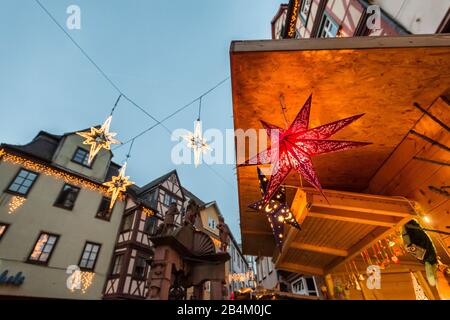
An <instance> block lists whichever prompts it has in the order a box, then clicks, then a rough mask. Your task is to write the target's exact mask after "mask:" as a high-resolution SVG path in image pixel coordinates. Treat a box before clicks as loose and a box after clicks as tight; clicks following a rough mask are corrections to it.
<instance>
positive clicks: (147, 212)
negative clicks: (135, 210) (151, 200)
mask: <svg viewBox="0 0 450 320" xmlns="http://www.w3.org/2000/svg"><path fill="white" fill-rule="evenodd" d="M142 212H143V213H145V214H146V215H147V217H153V216H154V215H155V212H154V211H153V210H151V209H148V208H146V207H143V208H142Z"/></svg>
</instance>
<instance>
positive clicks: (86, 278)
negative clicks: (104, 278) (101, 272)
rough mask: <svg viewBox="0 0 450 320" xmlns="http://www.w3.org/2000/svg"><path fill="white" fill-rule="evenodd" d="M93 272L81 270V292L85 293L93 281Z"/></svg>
mask: <svg viewBox="0 0 450 320" xmlns="http://www.w3.org/2000/svg"><path fill="white" fill-rule="evenodd" d="M94 276H95V273H94V272H86V271H83V272H81V293H82V294H85V293H86V291H87V290H88V289H89V287H90V286H91V285H92V282H93V281H94Z"/></svg>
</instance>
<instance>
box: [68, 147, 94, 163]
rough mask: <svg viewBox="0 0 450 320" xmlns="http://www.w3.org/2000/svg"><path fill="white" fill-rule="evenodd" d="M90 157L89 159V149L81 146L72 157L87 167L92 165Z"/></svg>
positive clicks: (74, 160)
mask: <svg viewBox="0 0 450 320" xmlns="http://www.w3.org/2000/svg"><path fill="white" fill-rule="evenodd" d="M88 159H89V151H87V150H85V149H83V148H80V147H78V148H77V150H76V151H75V153H74V154H73V157H72V161H73V162H75V163H78V164H81V165H82V166H85V167H90V165H89V163H88Z"/></svg>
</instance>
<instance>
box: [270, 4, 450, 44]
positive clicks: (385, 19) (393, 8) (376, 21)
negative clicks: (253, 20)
mask: <svg viewBox="0 0 450 320" xmlns="http://www.w3.org/2000/svg"><path fill="white" fill-rule="evenodd" d="M449 7H450V1H449V0H434V1H432V5H431V2H429V1H421V0H406V1H388V0H373V1H366V0H350V1H344V0H337V1H329V0H301V3H300V9H299V13H298V19H297V24H296V28H295V29H296V30H295V38H297V39H300V38H329V37H354V36H396V35H405V34H432V33H448V32H450V22H449V20H450V12H449ZM287 10H288V5H287V4H282V5H281V6H280V8H279V10H278V12H277V13H276V15H275V17H274V18H273V20H272V22H271V25H272V38H273V39H281V37H282V36H281V35H282V32H283V30H284V28H285V21H286V14H287Z"/></svg>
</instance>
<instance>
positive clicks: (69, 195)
mask: <svg viewBox="0 0 450 320" xmlns="http://www.w3.org/2000/svg"><path fill="white" fill-rule="evenodd" d="M78 192H80V188H77V187H74V186H72V185H70V184H65V185H64V187H63V188H62V190H61V192H60V193H59V196H58V198H57V199H56V202H55V206H57V207H61V208H64V209H67V210H72V209H73V206H74V205H75V200H77V197H78Z"/></svg>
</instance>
